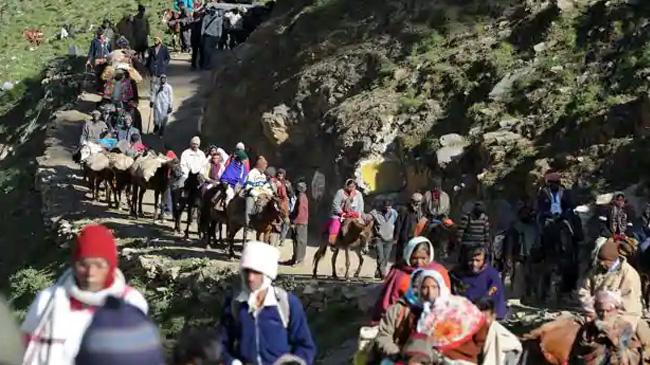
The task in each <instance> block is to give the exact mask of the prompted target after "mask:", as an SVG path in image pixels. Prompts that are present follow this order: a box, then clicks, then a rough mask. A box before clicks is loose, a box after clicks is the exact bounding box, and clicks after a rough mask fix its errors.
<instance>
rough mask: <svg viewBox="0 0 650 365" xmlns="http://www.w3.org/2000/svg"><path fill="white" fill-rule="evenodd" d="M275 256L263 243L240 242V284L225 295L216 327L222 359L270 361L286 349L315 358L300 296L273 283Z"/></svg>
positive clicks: (267, 364)
mask: <svg viewBox="0 0 650 365" xmlns="http://www.w3.org/2000/svg"><path fill="white" fill-rule="evenodd" d="M279 258H280V252H279V251H278V250H277V248H275V247H273V246H270V245H267V244H266V243H263V242H258V241H250V242H248V243H246V245H245V246H244V251H243V252H242V257H241V262H240V275H241V281H242V286H241V290H240V292H239V293H237V294H236V295H235V296H234V297H233V298H229V299H226V301H225V303H224V306H223V314H222V316H221V321H220V323H219V328H218V333H219V335H220V336H221V341H222V344H223V363H225V364H232V365H243V364H258V365H272V364H274V363H275V362H276V361H278V360H280V359H281V358H282V357H283V356H288V355H293V356H297V357H298V358H300V359H302V361H304V362H305V363H306V364H313V363H314V358H315V355H316V345H315V344H314V340H313V338H312V335H311V331H310V329H309V324H308V323H307V316H306V315H305V311H304V310H303V307H302V304H301V303H300V300H299V299H298V298H297V297H296V296H295V295H293V294H291V293H288V292H286V291H285V290H283V289H282V288H279V287H276V286H274V285H273V280H275V278H276V277H277V273H278V259H279Z"/></svg>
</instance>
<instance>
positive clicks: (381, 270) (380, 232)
mask: <svg viewBox="0 0 650 365" xmlns="http://www.w3.org/2000/svg"><path fill="white" fill-rule="evenodd" d="M370 215H371V216H372V217H373V218H374V220H375V226H374V229H375V236H374V238H373V240H374V246H375V249H376V250H377V269H376V270H375V277H376V278H378V279H383V278H384V276H386V273H387V270H388V261H389V260H390V254H391V252H392V251H393V246H394V245H395V222H397V211H396V210H395V209H393V207H392V203H391V201H390V200H388V199H386V200H384V202H383V204H382V207H381V210H376V209H374V210H373V211H371V212H370Z"/></svg>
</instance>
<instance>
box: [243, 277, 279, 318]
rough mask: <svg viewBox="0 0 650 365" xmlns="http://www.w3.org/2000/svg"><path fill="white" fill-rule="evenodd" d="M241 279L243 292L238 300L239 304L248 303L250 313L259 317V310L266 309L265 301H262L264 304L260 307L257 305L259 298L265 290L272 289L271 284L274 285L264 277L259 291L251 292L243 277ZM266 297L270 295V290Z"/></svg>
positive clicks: (269, 279)
mask: <svg viewBox="0 0 650 365" xmlns="http://www.w3.org/2000/svg"><path fill="white" fill-rule="evenodd" d="M241 279H242V290H241V292H240V293H239V295H238V296H237V299H236V300H237V301H238V302H242V303H243V302H246V303H248V313H251V314H253V315H254V316H257V313H258V312H259V310H260V309H262V308H263V307H264V300H263V301H262V304H261V305H260V306H258V305H257V296H258V295H259V294H260V293H261V292H263V291H264V290H267V289H271V284H272V281H271V278H269V277H268V276H266V275H264V278H263V279H262V285H261V286H260V287H259V289H257V290H253V291H251V290H250V289H249V288H248V286H247V285H246V282H245V281H244V277H243V275H242V278H241ZM266 295H269V290H267V292H266Z"/></svg>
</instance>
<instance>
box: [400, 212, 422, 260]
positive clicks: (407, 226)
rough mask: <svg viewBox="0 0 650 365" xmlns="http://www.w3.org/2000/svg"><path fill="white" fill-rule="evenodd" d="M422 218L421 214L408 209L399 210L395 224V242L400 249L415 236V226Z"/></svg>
mask: <svg viewBox="0 0 650 365" xmlns="http://www.w3.org/2000/svg"><path fill="white" fill-rule="evenodd" d="M422 217H423V214H422V212H416V211H414V210H413V209H412V208H410V207H404V208H402V209H400V211H399V214H398V215H397V222H395V240H396V241H397V244H398V246H400V247H402V246H403V245H405V244H406V243H407V242H408V241H409V240H410V239H411V238H413V237H414V236H415V226H417V224H418V221H419V220H420V218H422ZM399 255H401V253H399Z"/></svg>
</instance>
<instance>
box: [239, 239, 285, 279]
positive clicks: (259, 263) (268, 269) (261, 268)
mask: <svg viewBox="0 0 650 365" xmlns="http://www.w3.org/2000/svg"><path fill="white" fill-rule="evenodd" d="M279 260H280V251H278V249H277V248H275V247H273V246H271V245H269V244H266V243H264V242H260V241H249V242H248V243H246V245H244V251H243V252H242V255H241V263H240V264H239V267H240V269H242V270H243V269H249V270H254V271H257V272H261V273H262V274H264V275H266V276H268V277H269V278H271V280H274V279H275V278H276V277H277V276H278V261H279Z"/></svg>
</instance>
